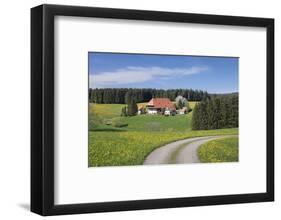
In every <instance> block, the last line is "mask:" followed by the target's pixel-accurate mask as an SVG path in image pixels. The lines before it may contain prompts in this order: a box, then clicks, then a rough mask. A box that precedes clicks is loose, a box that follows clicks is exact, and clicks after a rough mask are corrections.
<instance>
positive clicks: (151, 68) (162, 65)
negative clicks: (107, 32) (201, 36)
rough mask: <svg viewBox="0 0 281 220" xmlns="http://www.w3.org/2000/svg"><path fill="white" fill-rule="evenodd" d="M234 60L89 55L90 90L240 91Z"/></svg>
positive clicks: (221, 58)
mask: <svg viewBox="0 0 281 220" xmlns="http://www.w3.org/2000/svg"><path fill="white" fill-rule="evenodd" d="M238 62H239V58H233V57H207V56H173V55H147V54H121V53H97V52H90V53H89V84H90V88H156V89H177V88H183V89H190V88H191V89H201V90H204V91H207V92H209V93H228V92H238Z"/></svg>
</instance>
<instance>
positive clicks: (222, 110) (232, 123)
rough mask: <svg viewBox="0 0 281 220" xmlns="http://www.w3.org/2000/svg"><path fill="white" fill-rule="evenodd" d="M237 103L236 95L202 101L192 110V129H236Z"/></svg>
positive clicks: (237, 123) (237, 121)
mask: <svg viewBox="0 0 281 220" xmlns="http://www.w3.org/2000/svg"><path fill="white" fill-rule="evenodd" d="M238 101H239V97H238V93H237V94H231V95H229V96H228V95H224V96H213V97H210V98H207V99H204V100H202V101H201V102H200V103H198V104H197V105H196V106H195V107H194V109H193V115H192V129H193V130H209V129H220V128H235V127H238V125H239V120H238Z"/></svg>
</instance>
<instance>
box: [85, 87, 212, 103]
mask: <svg viewBox="0 0 281 220" xmlns="http://www.w3.org/2000/svg"><path fill="white" fill-rule="evenodd" d="M128 93H129V94H130V96H132V97H133V99H134V101H135V102H136V103H139V102H148V101H149V100H150V99H151V98H169V99H170V100H175V98H176V97H177V96H183V97H185V98H186V99H187V100H188V101H201V100H202V99H205V98H208V97H209V94H208V93H207V92H205V91H202V90H193V89H168V90H164V89H146V88H145V89H136V88H105V89H104V88H101V89H92V88H90V89H89V101H90V102H93V103H103V104H124V103H128V102H127V100H126V97H128ZM126 94H127V96H126Z"/></svg>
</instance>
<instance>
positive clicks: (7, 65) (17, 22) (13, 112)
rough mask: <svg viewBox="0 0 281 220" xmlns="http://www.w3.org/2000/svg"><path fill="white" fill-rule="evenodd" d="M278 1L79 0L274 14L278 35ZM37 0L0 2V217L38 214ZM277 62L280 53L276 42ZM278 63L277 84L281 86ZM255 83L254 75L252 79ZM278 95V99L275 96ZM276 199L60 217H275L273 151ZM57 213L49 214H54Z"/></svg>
mask: <svg viewBox="0 0 281 220" xmlns="http://www.w3.org/2000/svg"><path fill="white" fill-rule="evenodd" d="M45 2H46V3H58V4H73V5H80V4H82V3H81V1H74V0H73V1H71V0H69V1H67V2H65V1H59V0H57V1H45ZM278 2H279V1H270V0H268V1H262V2H259V1H243V0H235V1H219V0H213V1H200V0H197V1H194V2H192V1H186V0H183V1H180V0H174V1H163V0H159V1H156V0H154V1H152V0H141V1H130V0H127V1H125V0H119V1H114V0H108V1H99V0H96V1H95V2H94V3H93V2H92V1H83V5H91V6H104V7H119V8H136V9H150V10H167V11H182V12H194V13H212V14H229V15H241V16H263V17H275V19H276V26H275V27H276V32H275V33H276V34H275V38H276V39H278V38H280V27H281V23H280V22H281V15H279V14H280V6H279V5H278ZM41 3H42V2H41V1H30V0H29V1H19V0H18V1H10V2H8V1H6V2H2V4H1V9H2V10H1V15H0V16H1V19H0V22H1V35H0V36H1V41H0V48H1V50H0V54H1V65H0V74H1V75H0V76H1V80H0V94H1V108H0V111H1V114H0V129H1V130H0V132H1V138H0V146H1V147H0V151H1V152H0V167H1V168H0V169H1V181H0V195H1V196H0V207H1V213H0V217H1V219H29V218H30V219H36V218H39V217H38V216H37V215H35V214H32V213H29V212H28V211H27V210H28V207H29V193H30V190H29V178H30V177H29V174H30V172H29V169H30V165H29V158H30V157H29V154H30V152H29V145H30V132H29V129H30V126H29V121H30V116H29V114H30V112H29V111H30V107H29V104H30V99H29V98H30V90H29V88H30V76H29V74H30V71H29V67H30V59H29V56H30V26H29V23H30V15H29V8H30V7H32V6H35V5H38V4H41ZM275 48H276V61H277V60H278V57H279V55H280V52H281V48H280V43H279V42H278V41H277V42H276V47H275ZM278 72H280V64H279V63H277V62H276V73H277V74H276V85H280V83H281V78H280V75H278ZM253 83H254V79H253ZM280 92H281V91H280V86H279V88H278V87H277V86H276V134H278V133H280V129H281V127H280V126H281V118H280V114H278V111H279V112H280V110H281V109H280V107H281V102H280ZM278 99H279V101H278ZM280 144H281V138H280V137H278V136H276V148H275V149H276V155H280V153H281V152H280V148H279V146H280ZM276 159H277V160H276V175H275V176H276V186H277V188H276V202H275V203H259V204H239V205H224V206H213V207H193V208H178V209H166V210H153V211H152V210H148V211H137V212H135V211H133V212H121V213H102V214H90V215H82V216H79V215H74V216H64V217H60V218H62V219H66V218H67V219H76V218H77V219H78V218H79V219H90V218H91V219H92V218H96V219H144V218H153V219H171V218H173V219H186V218H187V217H188V218H190V219H192V218H193V219H226V218H228V219H247V218H248V219H278V217H277V216H278V214H280V208H281V202H280V198H281V192H280V190H279V188H278V186H280V180H281V174H280V171H279V168H280V166H281V160H278V156H276ZM57 218H59V217H52V219H57Z"/></svg>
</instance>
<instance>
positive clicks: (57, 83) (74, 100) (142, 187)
mask: <svg viewBox="0 0 281 220" xmlns="http://www.w3.org/2000/svg"><path fill="white" fill-rule="evenodd" d="M273 200H274V20H273V19H270V18H251V17H235V16H222V15H203V14H189V13H175V12H159V11H141V10H127V9H111V8H93V7H76V6H58V5H41V6H38V7H35V8H32V9H31V211H33V212H35V213H38V214H41V215H59V214H78V213H91V212H106V211H123V210H139V209H156V208H172V207H185V206H201V205H219V204H231V203H247V202H266V201H273Z"/></svg>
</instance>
